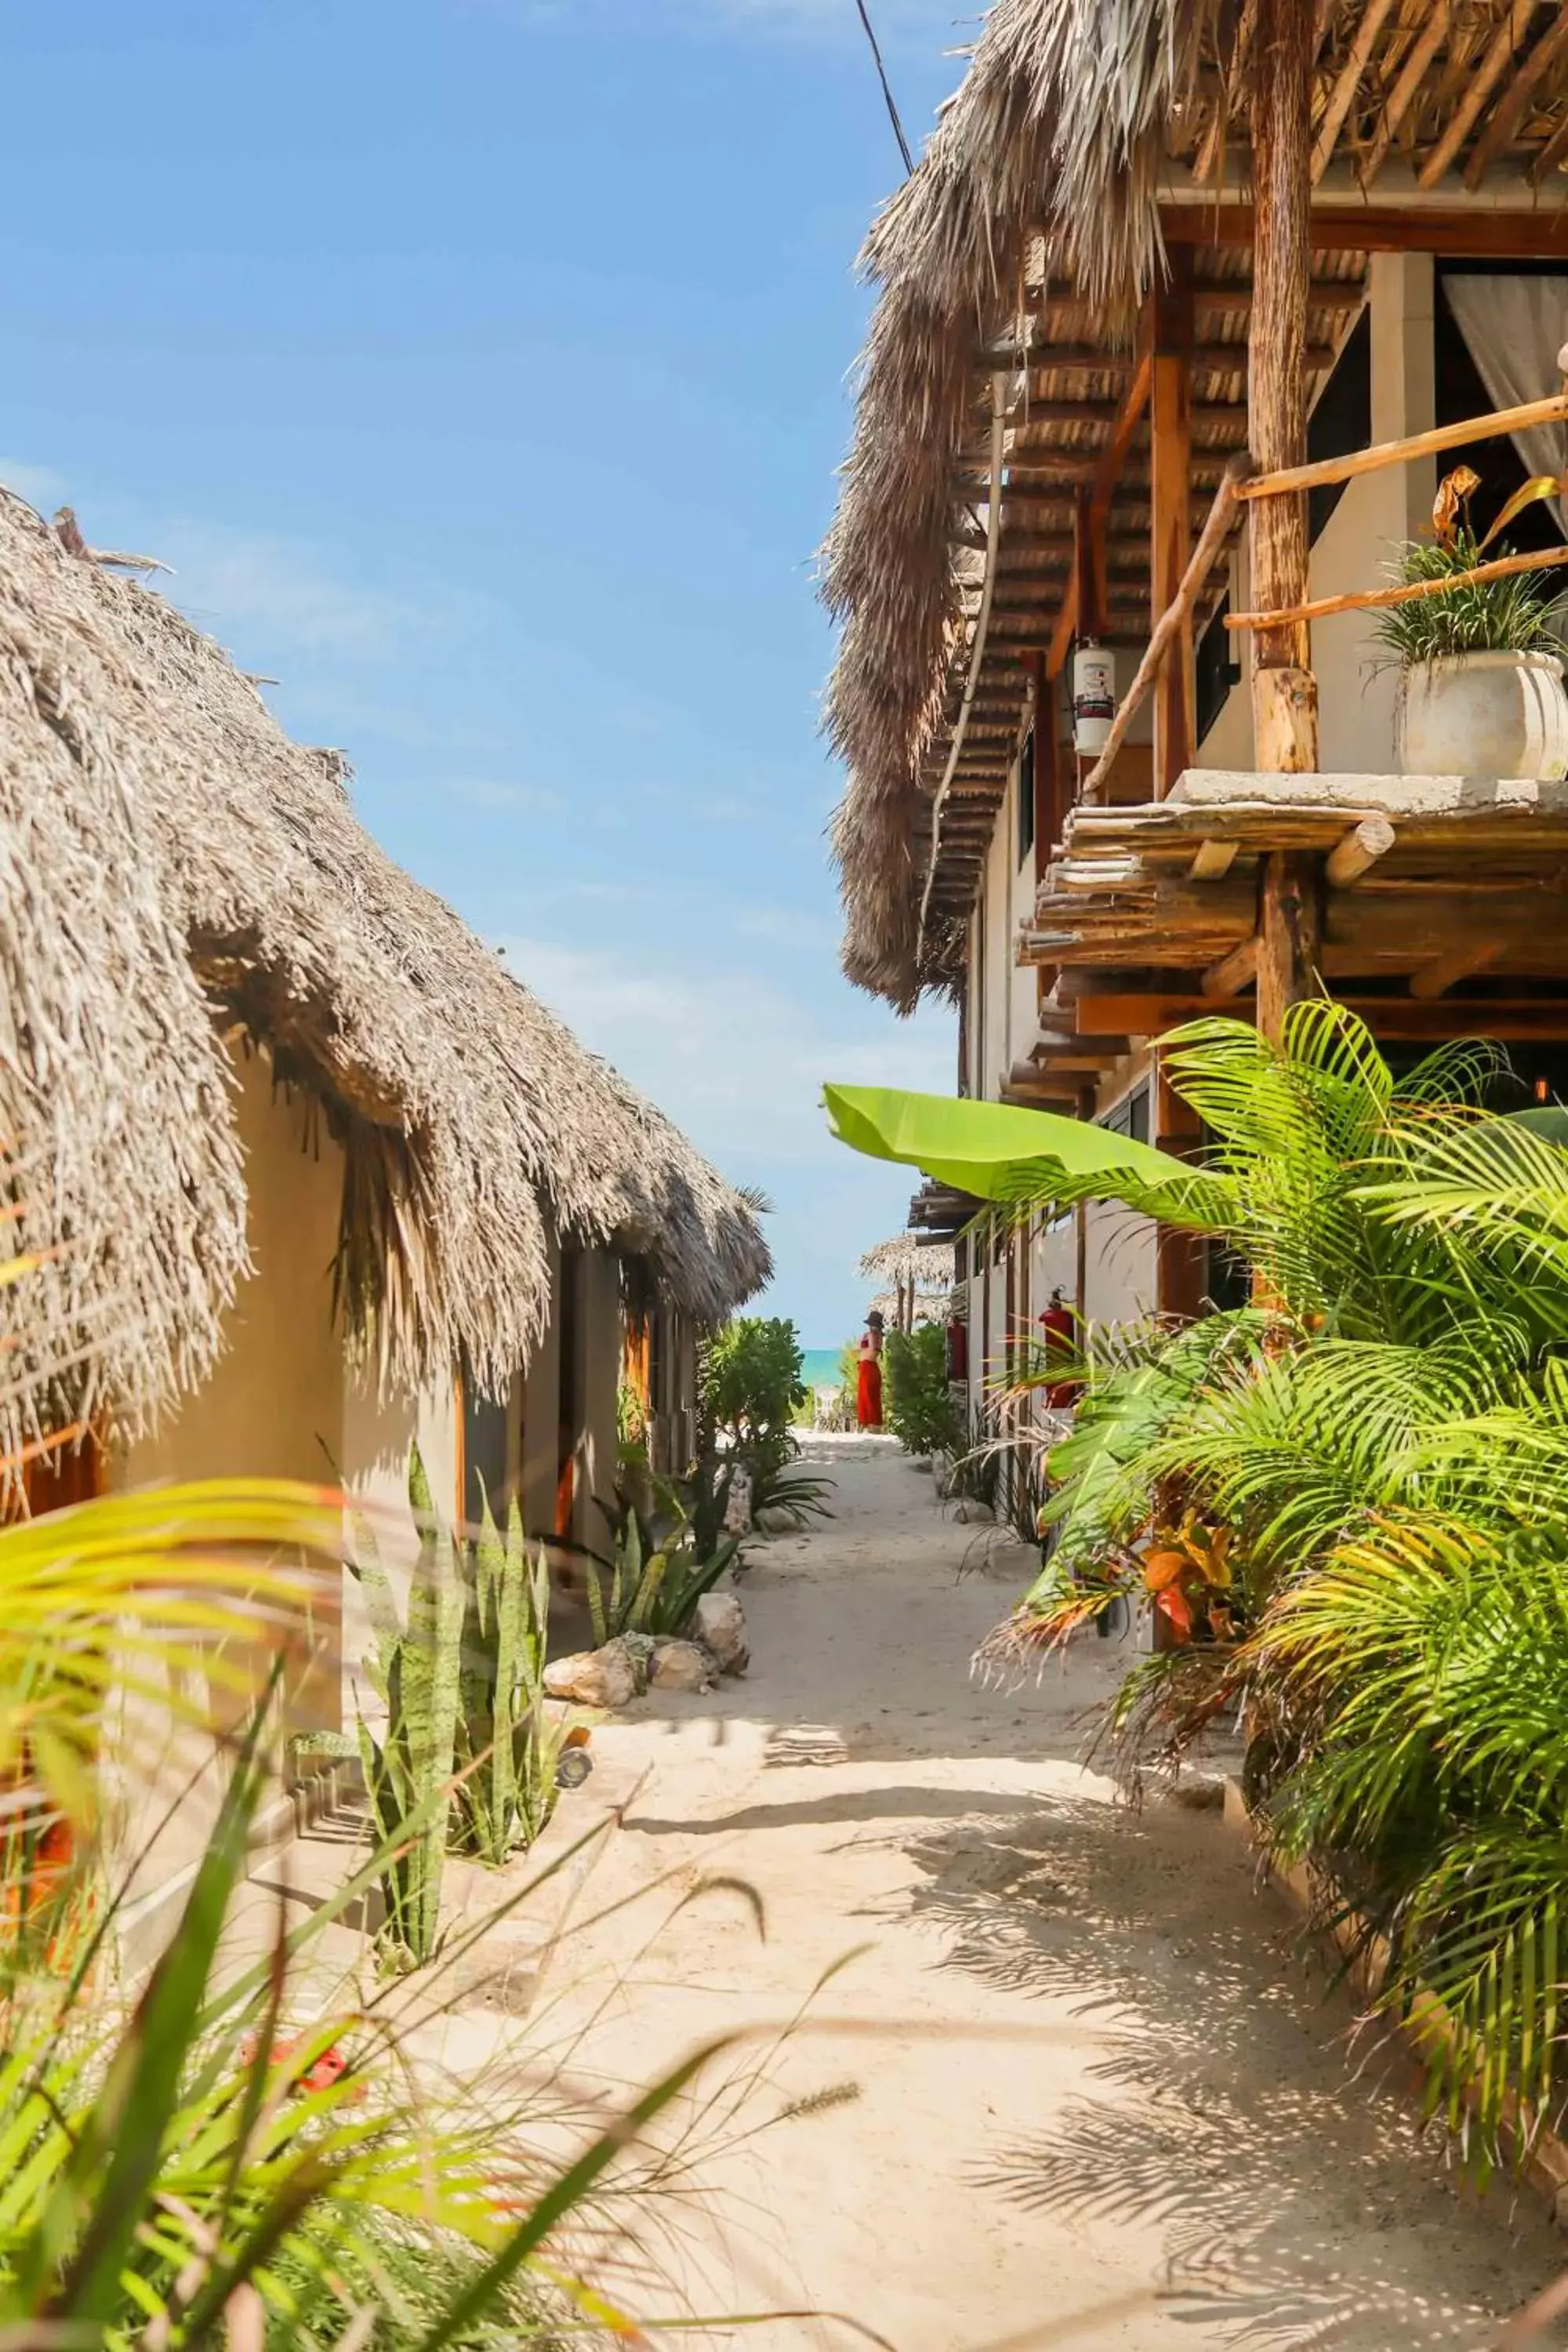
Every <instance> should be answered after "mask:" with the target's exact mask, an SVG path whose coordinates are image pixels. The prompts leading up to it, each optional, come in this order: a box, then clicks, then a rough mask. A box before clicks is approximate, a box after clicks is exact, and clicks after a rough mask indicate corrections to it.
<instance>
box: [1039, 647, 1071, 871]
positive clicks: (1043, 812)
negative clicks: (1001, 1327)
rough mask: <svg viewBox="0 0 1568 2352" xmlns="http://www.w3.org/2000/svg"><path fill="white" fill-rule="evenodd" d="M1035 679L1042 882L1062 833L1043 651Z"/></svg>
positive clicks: (1053, 692) (1053, 698)
mask: <svg viewBox="0 0 1568 2352" xmlns="http://www.w3.org/2000/svg"><path fill="white" fill-rule="evenodd" d="M1033 668H1034V680H1035V880H1036V882H1037V883H1039V882H1043V881H1044V880H1045V878H1046V868H1047V866H1049V864H1050V862H1051V852H1052V850H1053V849H1054V848H1055V847H1056V845H1057V844H1058V842H1059V841H1060V839H1061V837H1062V819H1063V817H1064V815H1065V814H1066V811H1065V810H1064V809H1063V807H1062V804H1061V760H1060V754H1059V752H1058V749H1057V689H1056V680H1055V679H1054V678H1053V677H1051V675H1050V672H1049V671H1048V670H1047V667H1046V657H1045V656H1044V654H1037V655H1036V656H1034V663H1033Z"/></svg>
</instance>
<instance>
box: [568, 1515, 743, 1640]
mask: <svg viewBox="0 0 1568 2352" xmlns="http://www.w3.org/2000/svg"><path fill="white" fill-rule="evenodd" d="M600 1508H601V1510H602V1511H603V1512H604V1515H605V1520H606V1523H607V1525H608V1528H609V1536H610V1549H608V1551H596V1550H595V1549H592V1548H591V1547H590V1546H588V1545H586V1544H573V1545H571V1546H569V1547H567V1549H571V1550H573V1551H574V1552H576V1553H577V1554H578V1555H579V1557H581V1558H582V1559H584V1561H585V1562H586V1564H587V1583H588V1614H589V1618H590V1621H591V1622H592V1624H593V1628H594V1639H595V1643H597V1644H599V1645H600V1646H601V1647H602V1646H603V1644H604V1643H605V1642H613V1641H615V1640H616V1639H617V1638H618V1637H619V1636H620V1635H621V1634H623V1633H647V1634H652V1635H653V1636H655V1637H656V1638H666V1637H668V1638H673V1637H675V1636H678V1635H679V1634H682V1633H685V1632H686V1630H687V1628H688V1627H689V1625H690V1623H691V1621H692V1618H693V1617H694V1616H695V1614H696V1612H697V1604H698V1602H699V1601H700V1600H701V1598H702V1596H703V1594H704V1593H705V1592H711V1591H713V1589H714V1587H715V1585H717V1583H718V1582H719V1580H720V1578H721V1577H722V1576H723V1575H724V1574H725V1573H726V1572H727V1571H728V1570H731V1569H732V1568H733V1567H734V1565H735V1563H736V1561H737V1560H738V1559H739V1558H740V1554H741V1538H740V1537H739V1536H720V1537H718V1538H716V1539H715V1541H714V1544H713V1548H712V1549H711V1550H710V1551H709V1552H707V1553H706V1554H704V1553H703V1551H702V1550H701V1549H700V1543H699V1540H698V1535H697V1529H696V1526H695V1523H694V1522H693V1521H692V1520H691V1519H690V1518H689V1517H688V1516H687V1513H686V1510H685V1507H684V1506H683V1504H682V1503H681V1501H680V1499H679V1496H678V1495H677V1494H676V1492H675V1490H674V1489H673V1488H672V1487H666V1488H665V1490H664V1493H663V1497H662V1507H661V1508H660V1509H658V1510H656V1511H655V1512H652V1513H649V1512H646V1511H642V1510H639V1509H638V1508H637V1505H636V1504H635V1503H632V1502H630V1501H627V1500H624V1499H623V1500H621V1501H619V1502H616V1503H614V1504H601V1506H600Z"/></svg>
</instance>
